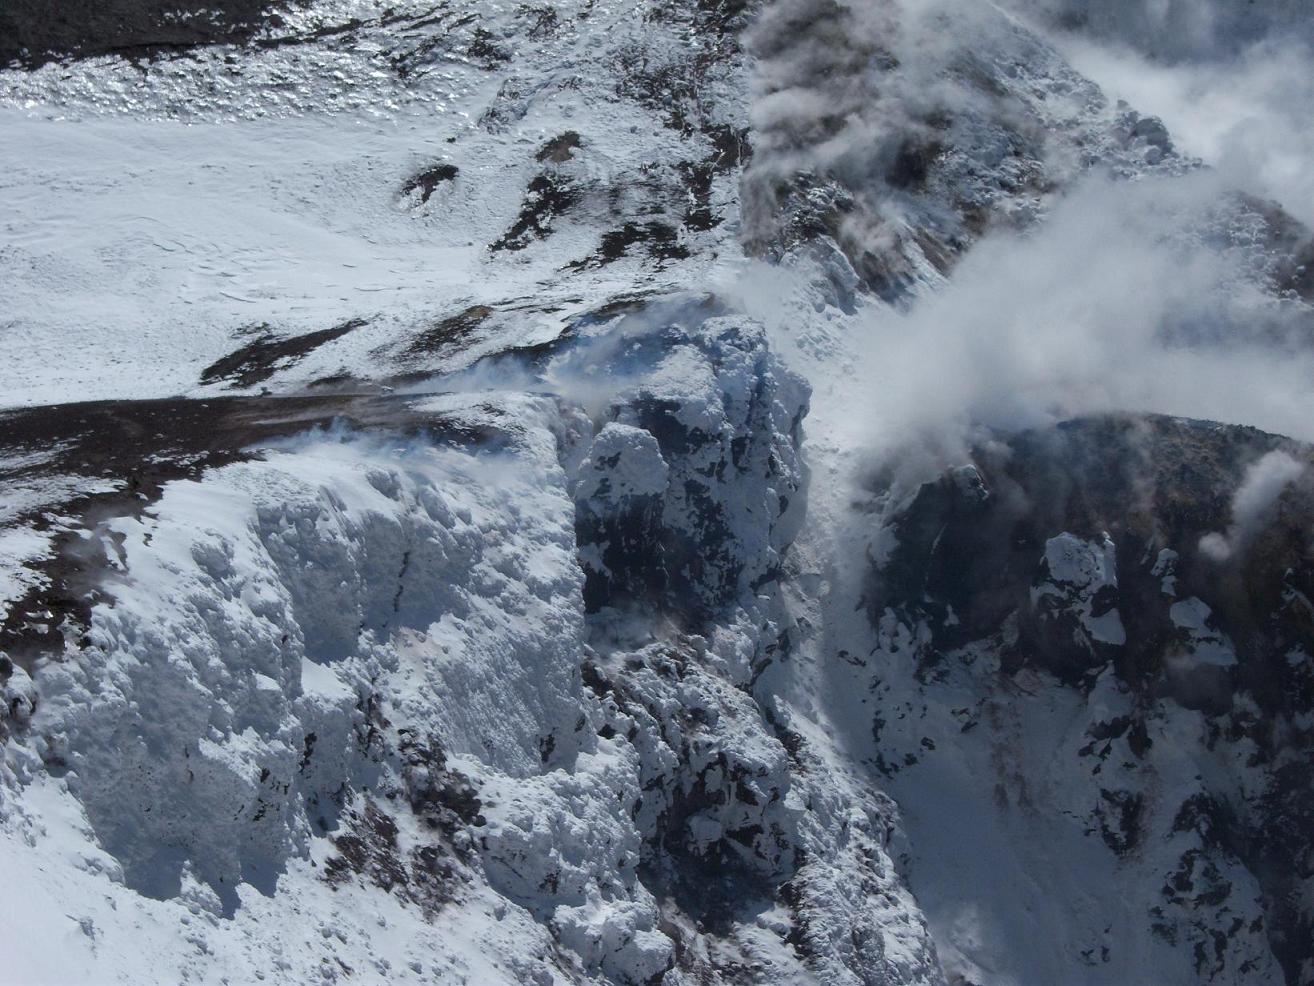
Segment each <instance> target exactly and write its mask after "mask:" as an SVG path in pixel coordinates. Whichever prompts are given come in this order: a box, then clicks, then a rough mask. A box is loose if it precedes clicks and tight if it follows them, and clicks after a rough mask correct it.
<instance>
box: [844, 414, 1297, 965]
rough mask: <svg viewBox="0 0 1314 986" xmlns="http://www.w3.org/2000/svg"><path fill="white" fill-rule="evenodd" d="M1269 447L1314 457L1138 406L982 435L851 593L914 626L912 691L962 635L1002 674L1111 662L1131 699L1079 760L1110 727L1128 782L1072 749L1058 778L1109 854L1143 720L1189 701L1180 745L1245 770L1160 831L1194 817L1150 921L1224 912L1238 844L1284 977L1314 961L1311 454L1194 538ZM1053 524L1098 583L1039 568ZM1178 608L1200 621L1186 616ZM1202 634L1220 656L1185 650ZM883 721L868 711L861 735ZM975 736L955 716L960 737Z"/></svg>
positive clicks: (1088, 676) (1042, 674)
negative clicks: (920, 634)
mask: <svg viewBox="0 0 1314 986" xmlns="http://www.w3.org/2000/svg"><path fill="white" fill-rule="evenodd" d="M1274 451H1281V452H1283V453H1285V454H1286V455H1288V456H1290V457H1291V458H1292V459H1294V460H1295V461H1296V462H1298V463H1302V464H1306V465H1308V464H1309V463H1311V462H1312V461H1314V453H1312V452H1311V450H1310V449H1309V448H1308V447H1306V446H1303V445H1300V444H1298V443H1295V442H1292V441H1289V440H1287V439H1282V438H1279V437H1276V436H1273V435H1269V434H1265V433H1263V432H1259V431H1257V430H1255V429H1252V428H1244V427H1238V426H1230V425H1218V424H1212V423H1208V422H1198V421H1187V420H1182V419H1173V418H1164V417H1155V416H1148V417H1147V416H1110V417H1097V418H1090V419H1082V420H1076V421H1070V422H1066V423H1064V424H1061V425H1059V426H1058V427H1056V428H1053V429H1045V430H1038V431H1028V432H1023V433H1020V434H1012V435H1000V436H994V440H993V441H991V442H989V443H988V445H985V444H983V445H982V446H981V447H978V448H977V449H976V450H975V452H974V453H973V461H972V464H971V465H970V466H961V467H959V468H957V469H954V470H951V471H950V472H948V473H946V474H945V475H943V476H941V477H940V478H938V479H936V480H933V481H931V482H928V483H926V484H924V485H923V486H921V487H920V489H918V490H917V491H916V492H915V493H914V494H913V495H912V496H911V497H910V499H909V501H908V502H907V504H906V506H905V507H904V508H903V509H902V510H900V511H899V513H898V515H897V517H896V518H895V520H894V521H893V524H892V529H893V533H894V535H895V537H896V539H897V546H896V547H895V548H894V549H893V551H892V553H891V554H890V556H889V557H888V559H887V560H886V562H885V563H884V564H883V565H880V566H874V567H873V569H872V571H871V575H870V580H869V583H868V586H867V596H866V605H867V610H868V615H869V617H870V619H871V621H872V623H873V625H874V626H877V625H879V624H880V622H881V621H882V619H888V618H889V617H890V616H891V614H893V616H894V617H895V618H896V619H897V620H898V621H899V622H900V623H902V624H904V625H907V626H923V627H925V628H926V632H927V636H926V637H925V638H924V639H923V640H922V641H921V642H920V643H919V644H918V645H917V646H918V648H919V650H918V653H917V666H918V668H919V671H918V675H919V677H920V678H921V679H922V681H923V683H924V684H925V686H926V687H927V688H933V687H934V683H935V682H936V681H937V680H939V679H940V678H941V677H942V676H943V675H944V674H946V673H947V672H948V669H950V668H951V667H952V666H954V662H955V661H957V660H958V657H957V656H956V654H957V653H958V649H959V648H962V647H964V646H965V645H967V644H969V643H973V642H977V643H980V642H986V643H987V646H989V647H990V648H991V650H992V651H993V652H994V653H995V654H997V655H998V659H999V665H998V668H999V670H998V676H999V678H1000V679H1007V680H1011V681H1015V682H1016V681H1019V680H1021V679H1020V677H1019V676H1021V675H1022V673H1023V672H1024V671H1025V672H1027V675H1028V677H1027V678H1026V680H1027V681H1031V682H1035V681H1037V680H1040V681H1048V682H1050V687H1055V688H1058V689H1075V690H1077V691H1078V692H1080V693H1082V694H1088V693H1089V692H1090V690H1092V689H1093V688H1094V687H1095V685H1096V679H1097V678H1100V677H1101V676H1106V675H1108V674H1110V673H1111V674H1112V675H1113V676H1114V680H1115V681H1116V683H1117V685H1116V687H1117V689H1118V691H1119V692H1120V693H1122V694H1125V695H1128V696H1129V697H1130V704H1131V708H1132V709H1133V712H1132V714H1131V715H1130V716H1126V717H1122V718H1119V719H1116V720H1114V721H1111V722H1103V721H1094V719H1093V720H1092V722H1091V724H1090V726H1089V728H1088V730H1087V733H1088V735H1089V737H1090V740H1091V742H1090V743H1089V744H1088V745H1087V746H1086V747H1085V748H1084V750H1082V751H1081V752H1080V756H1082V757H1089V756H1092V755H1098V756H1100V757H1104V756H1106V755H1107V754H1108V751H1109V749H1110V748H1111V744H1113V743H1115V742H1116V743H1117V744H1118V746H1119V748H1120V749H1125V750H1126V751H1127V754H1126V756H1127V758H1128V762H1127V763H1126V764H1125V766H1126V767H1127V768H1128V770H1129V771H1130V773H1129V774H1128V775H1126V776H1127V777H1129V778H1131V780H1130V781H1123V782H1120V783H1122V784H1123V785H1124V786H1122V787H1112V786H1108V785H1106V784H1105V782H1104V781H1103V779H1102V778H1101V777H1100V776H1097V775H1098V771H1096V772H1094V773H1092V774H1091V775H1090V777H1089V779H1088V780H1082V779H1078V778H1079V777H1080V775H1081V770H1079V769H1078V768H1077V767H1076V766H1075V765H1074V770H1073V774H1072V776H1073V778H1074V780H1073V783H1076V784H1079V785H1085V787H1084V788H1083V790H1086V791H1087V793H1088V795H1089V803H1090V804H1092V805H1094V806H1095V807H1094V809H1093V810H1092V813H1091V815H1090V818H1089V831H1088V834H1089V835H1091V836H1092V837H1096V836H1098V837H1099V838H1100V839H1101V840H1102V841H1103V842H1104V843H1105V844H1106V846H1107V847H1108V849H1109V850H1110V852H1112V853H1113V854H1114V855H1116V856H1120V857H1127V856H1129V855H1130V854H1135V853H1137V852H1139V851H1140V847H1141V846H1143V845H1144V842H1145V840H1146V838H1147V837H1148V836H1147V834H1146V826H1147V814H1148V812H1149V807H1148V806H1149V804H1150V799H1151V798H1153V797H1154V796H1155V795H1154V787H1153V782H1152V781H1148V780H1143V778H1148V777H1151V776H1153V774H1154V772H1155V771H1156V770H1157V769H1159V768H1157V767H1154V766H1153V765H1152V761H1153V758H1152V755H1151V750H1152V747H1153V736H1154V732H1155V727H1154V723H1156V722H1161V721H1163V720H1164V718H1165V717H1166V716H1171V715H1174V714H1176V713H1174V711H1173V710H1181V709H1186V710H1189V711H1190V712H1191V713H1198V714H1202V715H1203V716H1204V720H1203V721H1204V722H1205V723H1206V729H1205V731H1204V733H1203V734H1202V737H1201V741H1200V750H1199V751H1198V755H1199V756H1200V757H1208V756H1227V757H1234V758H1235V759H1236V760H1237V761H1238V762H1242V763H1244V771H1245V772H1246V773H1245V777H1246V778H1247V780H1246V782H1245V783H1244V784H1237V785H1236V786H1235V788H1233V787H1231V786H1230V785H1229V786H1226V790H1224V789H1223V787H1219V788H1217V789H1215V788H1213V787H1210V786H1209V785H1206V790H1205V793H1201V794H1196V795H1193V796H1192V797H1191V798H1188V800H1187V801H1186V802H1183V803H1182V804H1181V805H1180V807H1179V809H1178V810H1177V814H1176V821H1175V822H1174V823H1173V828H1172V831H1174V832H1194V833H1198V834H1199V836H1200V842H1201V844H1200V845H1199V846H1197V847H1195V848H1192V849H1189V850H1187V851H1186V853H1185V855H1183V856H1182V858H1181V862H1180V866H1179V868H1178V872H1177V875H1176V876H1173V875H1172V874H1166V875H1165V879H1166V882H1165V884H1164V891H1163V894H1164V900H1163V904H1162V906H1161V907H1160V908H1159V912H1160V913H1159V915H1158V918H1163V916H1164V915H1165V914H1167V913H1170V912H1173V908H1177V909H1178V911H1180V912H1181V913H1187V912H1190V913H1191V914H1195V913H1196V912H1199V911H1200V910H1201V909H1202V908H1206V907H1209V908H1214V909H1217V910H1219V912H1220V913H1222V912H1223V911H1225V910H1226V906H1225V903H1226V902H1227V901H1228V900H1229V899H1230V897H1229V895H1230V894H1231V893H1232V887H1231V885H1230V884H1229V883H1228V881H1227V880H1226V879H1225V878H1224V877H1223V876H1222V872H1223V869H1224V866H1225V865H1226V864H1227V863H1228V862H1229V861H1231V862H1235V861H1239V862H1240V863H1241V864H1242V865H1243V866H1244V867H1245V868H1246V869H1247V870H1249V871H1250V873H1252V874H1253V875H1254V877H1255V879H1256V881H1257V883H1258V885H1259V887H1260V888H1261V890H1262V894H1263V900H1262V908H1263V914H1264V923H1265V933H1266V935H1267V939H1268V942H1269V947H1271V949H1272V951H1273V954H1274V955H1275V956H1276V957H1277V959H1278V961H1279V962H1280V963H1281V965H1282V966H1283V968H1284V970H1285V972H1286V976H1287V981H1288V982H1290V983H1302V982H1306V981H1307V980H1306V979H1303V978H1301V977H1302V973H1301V971H1300V970H1301V969H1302V968H1308V964H1309V963H1310V962H1311V961H1312V960H1314V936H1311V934H1310V930H1311V927H1314V925H1312V924H1311V921H1312V919H1314V912H1311V909H1310V907H1309V905H1308V903H1307V902H1305V901H1304V899H1303V898H1302V891H1301V889H1300V888H1301V887H1302V886H1303V885H1304V881H1306V880H1307V879H1308V878H1309V877H1310V876H1311V875H1314V824H1312V822H1314V785H1311V782H1310V780H1311V777H1310V768H1309V763H1310V757H1311V754H1312V753H1314V730H1311V729H1310V728H1309V726H1308V724H1309V722H1310V721H1314V720H1312V718H1311V717H1312V716H1314V662H1312V661H1311V660H1310V659H1309V657H1308V655H1311V654H1314V608H1312V607H1311V606H1310V603H1309V602H1308V600H1309V599H1311V598H1314V596H1311V593H1312V592H1314V563H1312V562H1311V560H1310V559H1311V553H1312V552H1314V486H1312V485H1311V483H1310V479H1309V476H1310V471H1309V470H1308V469H1306V470H1305V472H1303V473H1302V474H1300V475H1298V476H1297V477H1296V478H1295V479H1294V480H1292V481H1291V482H1290V483H1289V484H1288V485H1286V486H1285V487H1283V489H1282V490H1281V492H1280V495H1277V496H1276V499H1275V500H1274V502H1273V503H1272V504H1271V505H1270V506H1269V507H1268V508H1267V510H1266V511H1265V512H1263V513H1262V515H1261V516H1260V517H1258V518H1257V519H1256V520H1255V522H1254V527H1253V530H1251V532H1250V533H1249V535H1248V536H1247V537H1246V538H1245V539H1240V538H1237V539H1235V545H1234V550H1233V551H1232V552H1231V554H1230V555H1227V556H1226V557H1220V556H1219V555H1217V554H1216V553H1211V552H1210V551H1209V550H1207V547H1202V539H1206V538H1207V536H1209V535H1211V534H1214V533H1216V532H1226V531H1233V532H1234V531H1235V530H1236V528H1235V524H1236V518H1235V517H1234V509H1233V503H1234V496H1235V494H1236V492H1237V490H1238V489H1239V488H1241V487H1242V486H1243V484H1244V483H1245V481H1246V478H1247V476H1248V475H1249V470H1250V469H1251V468H1252V467H1253V466H1254V464H1255V463H1257V462H1258V461H1259V460H1260V459H1261V458H1262V457H1263V456H1265V455H1266V454H1268V453H1271V452H1274ZM1055 541H1057V542H1059V543H1060V544H1061V545H1062V546H1064V547H1073V546H1077V547H1076V548H1075V550H1086V551H1088V552H1089V553H1088V554H1087V555H1084V556H1082V557H1083V559H1085V560H1088V561H1089V565H1090V568H1091V569H1094V570H1097V574H1098V578H1094V579H1092V580H1091V581H1089V582H1082V581H1081V578H1080V577H1077V578H1076V579H1075V581H1074V575H1073V570H1072V568H1071V566H1069V568H1067V569H1063V570H1062V571H1059V572H1055V571H1052V570H1051V566H1050V564H1049V559H1050V557H1051V554H1050V553H1049V552H1048V551H1047V547H1048V546H1050V545H1052V544H1053V543H1054V542H1055ZM1205 544H1206V546H1207V544H1208V542H1207V540H1206V542H1205ZM1101 565H1105V566H1107V570H1106V569H1102V568H1100V566H1101ZM1060 568H1062V566H1060ZM1183 606H1185V607H1188V608H1190V607H1194V609H1193V610H1191V612H1199V613H1202V614H1204V616H1203V617H1202V622H1200V623H1199V624H1198V625H1197V624H1195V623H1193V622H1192V620H1190V619H1185V618H1184V617H1183V610H1182V609H1181V607H1183ZM1099 620H1112V621H1116V622H1115V623H1105V624H1104V626H1106V627H1108V626H1112V625H1116V627H1117V632H1116V633H1112V634H1108V635H1105V636H1103V637H1101V636H1100V635H1099V634H1098V633H1092V631H1091V628H1092V626H1093V624H1094V621H1099ZM1215 645H1217V646H1220V647H1222V648H1224V649H1225V650H1226V652H1227V654H1226V656H1225V658H1224V659H1221V660H1214V659H1208V658H1205V657H1201V656H1200V655H1201V654H1202V653H1204V652H1205V651H1207V650H1208V648H1210V647H1212V646H1215ZM1233 657H1234V659H1233ZM1037 675H1039V678H1037V677H1036V676H1037ZM1106 680H1107V679H1106ZM1005 690H1006V691H1007V692H1008V694H1010V695H1011V696H1012V697H1011V698H1010V701H1012V702H1016V703H1026V702H1028V701H1031V700H1032V698H1031V692H1030V691H1028V690H1027V689H1026V688H1006V689H1005ZM1147 723H1149V724H1150V728H1149V729H1148V731H1147ZM881 725H882V720H880V719H879V717H878V720H877V728H876V730H875V735H876V737H877V742H878V744H880V743H882V742H883V741H884V740H883V737H882V731H881V728H880V727H881ZM973 725H975V723H973ZM975 736H976V734H975V733H971V734H968V733H967V727H964V739H963V741H962V742H964V743H972V742H979V740H977V739H975V738H974V737H975ZM892 757H893V759H894V760H896V761H897V759H898V758H897V755H892ZM882 759H883V760H884V754H882ZM1140 765H1146V766H1145V771H1144V772H1143V773H1142V772H1141V771H1140ZM1198 780H1199V779H1198V778H1197V781H1198ZM1142 785H1148V786H1142ZM1238 792H1243V793H1240V794H1238ZM1155 810H1156V811H1162V806H1157V807H1156V809H1155ZM1211 874H1212V876H1211ZM1191 920H1195V919H1194V918H1192V919H1191ZM1188 924H1189V922H1188ZM1183 926H1184V925H1178V927H1183ZM1164 927H1165V929H1168V928H1169V925H1168V924H1165V925H1164ZM1201 927H1203V926H1201ZM1216 930H1217V929H1213V930H1210V931H1208V932H1207V935H1213V934H1214V933H1215V931H1216ZM1220 933H1222V932H1220ZM1164 934H1165V935H1168V934H1177V932H1176V931H1171V930H1165V931H1164ZM1201 934H1206V933H1205V932H1201ZM1224 944H1225V943H1224ZM1215 951H1217V952H1218V955H1217V956H1215V954H1214V953H1215ZM1206 952H1207V953H1208V954H1207V956H1206V958H1207V959H1208V961H1203V960H1202V963H1203V964H1201V966H1200V969H1201V970H1202V975H1204V973H1205V972H1207V971H1208V970H1210V969H1212V970H1214V971H1213V972H1211V973H1210V975H1224V974H1225V973H1226V974H1232V973H1234V972H1235V970H1232V971H1231V972H1227V970H1226V969H1225V965H1226V963H1225V962H1224V960H1223V958H1222V953H1223V944H1218V945H1217V949H1215V948H1214V947H1213V946H1208V947H1207V948H1206Z"/></svg>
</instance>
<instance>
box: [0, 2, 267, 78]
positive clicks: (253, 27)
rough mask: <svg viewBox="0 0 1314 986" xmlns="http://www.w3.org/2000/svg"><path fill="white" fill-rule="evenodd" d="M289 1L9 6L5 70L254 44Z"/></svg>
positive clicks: (0, 32)
mask: <svg viewBox="0 0 1314 986" xmlns="http://www.w3.org/2000/svg"><path fill="white" fill-rule="evenodd" d="M286 5H287V4H286V3H284V2H283V0H274V2H271V0H4V2H3V3H0V65H7V64H11V63H15V62H17V63H18V64H20V65H23V66H24V67H27V68H36V67H38V66H40V65H43V64H45V63H46V62H51V61H58V60H60V59H62V58H66V57H80V58H86V57H91V56H94V55H110V54H118V55H123V56H124V57H127V58H149V57H152V56H155V55H159V54H168V53H170V52H178V51H184V50H186V49H188V48H193V47H196V46H198V45H211V44H223V43H234V44H240V43H242V42H245V41H248V40H249V39H250V38H251V37H252V36H253V35H254V34H255V33H256V32H257V31H259V30H260V28H261V27H263V26H264V25H265V24H270V23H272V24H274V25H277V24H278V23H279V22H280V21H279V16H278V8H279V7H282V6H286Z"/></svg>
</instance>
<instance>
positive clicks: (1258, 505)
mask: <svg viewBox="0 0 1314 986" xmlns="http://www.w3.org/2000/svg"><path fill="white" fill-rule="evenodd" d="M1304 471H1305V465H1304V464H1303V463H1301V462H1297V461H1296V460H1295V459H1293V458H1292V457H1291V456H1290V455H1288V454H1287V453H1286V452H1283V451H1280V450H1275V451H1273V452H1269V453H1268V454H1267V455H1265V456H1264V457H1263V458H1261V459H1259V460H1258V461H1257V462H1255V463H1253V464H1252V465H1251V466H1250V468H1249V469H1247V470H1246V474H1245V477H1244V478H1243V479H1242V480H1241V485H1240V486H1239V487H1237V491H1236V493H1235V495H1233V497H1232V524H1231V526H1230V527H1228V529H1227V532H1226V533H1220V532H1218V531H1214V532H1212V533H1209V534H1206V535H1205V536H1204V537H1202V538H1201V539H1200V550H1201V551H1202V552H1203V553H1204V554H1205V555H1207V556H1208V557H1209V558H1212V559H1213V560H1214V561H1217V562H1223V561H1227V560H1228V559H1229V558H1231V557H1233V556H1234V555H1238V554H1241V553H1243V552H1244V551H1245V549H1246V547H1247V545H1249V544H1250V542H1251V541H1252V540H1253V539H1254V536H1255V535H1256V534H1258V533H1259V530H1260V528H1261V527H1262V526H1263V523H1264V521H1265V520H1266V519H1267V518H1268V516H1269V514H1270V513H1271V511H1272V509H1273V507H1274V506H1275V505H1276V503H1277V501H1278V497H1280V496H1281V495H1282V491H1283V490H1285V489H1286V488H1287V487H1288V486H1289V485H1290V484H1291V483H1293V482H1294V481H1295V480H1297V479H1299V478H1300V476H1301V474H1302V473H1303V472H1304Z"/></svg>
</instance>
